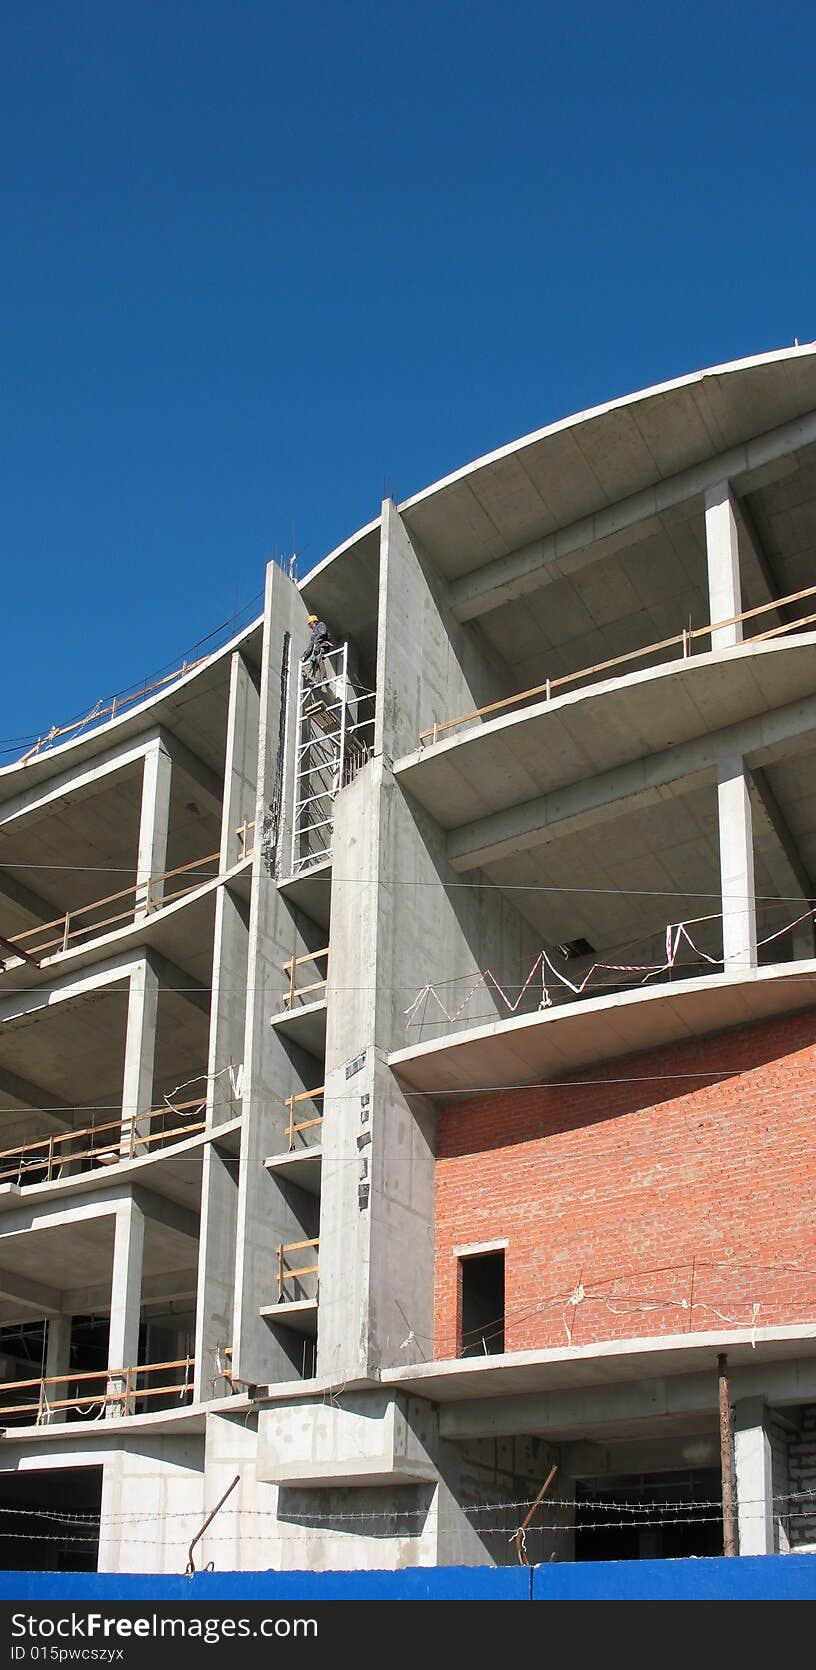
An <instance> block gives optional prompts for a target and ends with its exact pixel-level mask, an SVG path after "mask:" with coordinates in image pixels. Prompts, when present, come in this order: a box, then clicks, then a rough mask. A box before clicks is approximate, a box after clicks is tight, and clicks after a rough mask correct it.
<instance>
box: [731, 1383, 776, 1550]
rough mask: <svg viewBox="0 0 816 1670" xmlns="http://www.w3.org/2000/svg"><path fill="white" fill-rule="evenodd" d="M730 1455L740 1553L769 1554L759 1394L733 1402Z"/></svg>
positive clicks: (768, 1473) (769, 1483) (769, 1476)
mask: <svg viewBox="0 0 816 1670" xmlns="http://www.w3.org/2000/svg"><path fill="white" fill-rule="evenodd" d="M734 1455H735V1464H736V1474H737V1514H738V1521H739V1551H740V1554H773V1551H774V1514H773V1468H772V1457H771V1441H770V1438H769V1436H768V1432H767V1409H766V1407H765V1405H764V1403H763V1402H762V1399H761V1398H746V1399H745V1400H744V1401H743V1402H741V1403H738V1404H736V1406H735V1420H734Z"/></svg>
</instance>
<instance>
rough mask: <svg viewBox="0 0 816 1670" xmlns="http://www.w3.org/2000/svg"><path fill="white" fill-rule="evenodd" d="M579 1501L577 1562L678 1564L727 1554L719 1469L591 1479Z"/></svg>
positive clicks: (580, 1491) (580, 1486)
mask: <svg viewBox="0 0 816 1670" xmlns="http://www.w3.org/2000/svg"><path fill="white" fill-rule="evenodd" d="M576 1496H577V1498H578V1504H579V1505H578V1507H577V1508H576V1515H575V1517H576V1532H575V1558H576V1560H678V1559H683V1558H686V1559H688V1558H689V1557H691V1556H694V1557H696V1558H698V1559H699V1558H701V1557H703V1556H704V1555H709V1556H711V1555H717V1554H722V1551H723V1528H722V1510H721V1508H720V1506H719V1503H720V1501H721V1485H720V1475H719V1472H718V1471H717V1469H716V1468H708V1467H700V1468H696V1469H695V1470H694V1471H692V1472H678V1473H641V1474H636V1475H635V1476H634V1477H633V1476H632V1475H627V1476H626V1477H622V1476H621V1477H617V1478H609V1477H604V1478H599V1479H585V1480H582V1481H581V1483H579V1484H578V1486H577V1488H576Z"/></svg>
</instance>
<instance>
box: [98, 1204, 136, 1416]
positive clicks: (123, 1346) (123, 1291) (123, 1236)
mask: <svg viewBox="0 0 816 1670" xmlns="http://www.w3.org/2000/svg"><path fill="white" fill-rule="evenodd" d="M143 1255H144V1213H143V1212H142V1210H141V1207H139V1206H137V1205H136V1202H135V1201H134V1200H127V1201H124V1202H123V1203H122V1205H121V1206H117V1208H116V1230H115V1235H114V1242H113V1271H112V1274H111V1310H110V1333H109V1336H108V1391H109V1392H121V1391H124V1390H125V1381H124V1377H123V1375H122V1374H121V1372H117V1371H121V1370H122V1369H125V1368H133V1367H134V1366H135V1364H136V1363H137V1361H138V1353H139V1319H140V1316H141V1305H142V1259H143ZM123 1413H124V1410H123V1406H122V1405H121V1404H111V1405H109V1406H108V1408H107V1410H106V1415H107V1418H108V1419H109V1420H110V1419H114V1420H115V1419H117V1418H118V1417H119V1416H121V1415H122V1414H123Z"/></svg>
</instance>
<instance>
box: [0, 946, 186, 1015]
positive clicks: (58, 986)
mask: <svg viewBox="0 0 816 1670" xmlns="http://www.w3.org/2000/svg"><path fill="white" fill-rule="evenodd" d="M138 961H139V959H138V957H135V956H134V954H133V952H132V951H125V952H121V953H120V954H119V955H118V956H116V957H108V958H106V959H105V961H104V962H101V963H94V964H93V965H92V966H91V967H90V968H88V969H83V970H81V971H80V972H79V973H77V974H63V975H61V976H60V977H59V979H56V980H51V981H49V983H48V985H47V986H32V987H30V988H29V989H28V990H27V991H17V992H13V993H10V994H9V995H8V996H7V997H4V998H3V1000H2V1002H0V1024H2V1023H3V1022H5V1021H14V1020H20V1019H22V1017H23V1016H25V1015H31V1014H36V1013H37V1011H38V1010H39V1009H48V1008H50V1007H51V1005H52V1004H54V1003H68V1002H71V1001H72V1000H73V999H75V998H78V997H84V996H85V995H86V993H87V992H94V991H99V990H100V988H101V987H103V986H112V985H115V984H117V983H118V982H121V983H122V984H124V982H125V981H127V980H129V979H130V976H131V974H132V972H133V969H134V966H136V965H137V963H138ZM190 984H192V982H190Z"/></svg>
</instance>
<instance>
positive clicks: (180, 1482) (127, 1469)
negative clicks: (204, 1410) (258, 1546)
mask: <svg viewBox="0 0 816 1670" xmlns="http://www.w3.org/2000/svg"><path fill="white" fill-rule="evenodd" d="M203 1484H204V1444H203V1440H202V1439H201V1438H200V1437H197V1436H196V1435H195V1434H192V1435H190V1436H186V1437H183V1436H179V1437H165V1436H157V1437H146V1436H136V1435H133V1436H130V1435H129V1436H128V1437H127V1438H125V1439H124V1440H123V1441H122V1442H121V1443H120V1445H119V1447H118V1448H117V1449H115V1450H111V1451H110V1452H109V1453H108V1454H107V1455H106V1457H105V1462H104V1473H103V1483H102V1506H101V1510H100V1513H101V1522H102V1532H101V1534H100V1539H99V1570H100V1571H157V1572H182V1571H184V1568H185V1565H186V1561H187V1548H188V1545H189V1543H190V1540H191V1538H192V1537H193V1536H194V1535H195V1533H196V1531H197V1530H198V1528H199V1525H200V1524H201V1521H202V1519H203V1518H204V1493H203Z"/></svg>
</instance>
